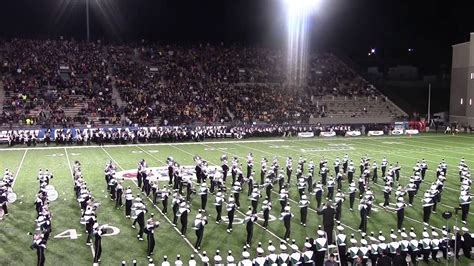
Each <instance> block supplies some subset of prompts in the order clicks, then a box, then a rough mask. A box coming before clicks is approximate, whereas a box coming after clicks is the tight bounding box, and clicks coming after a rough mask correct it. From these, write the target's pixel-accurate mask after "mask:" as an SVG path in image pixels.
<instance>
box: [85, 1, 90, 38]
mask: <svg viewBox="0 0 474 266" xmlns="http://www.w3.org/2000/svg"><path fill="white" fill-rule="evenodd" d="M86 27H87V28H86V31H87V33H86V35H87V42H89V41H90V28H89V0H86Z"/></svg>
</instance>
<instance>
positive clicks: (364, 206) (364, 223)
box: [359, 199, 368, 233]
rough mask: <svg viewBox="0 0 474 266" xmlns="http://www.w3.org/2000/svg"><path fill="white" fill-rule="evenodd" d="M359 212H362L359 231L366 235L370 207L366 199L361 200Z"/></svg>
mask: <svg viewBox="0 0 474 266" xmlns="http://www.w3.org/2000/svg"><path fill="white" fill-rule="evenodd" d="M359 212H360V225H359V231H362V232H364V233H366V232H367V216H368V206H367V204H366V202H365V199H361V200H360V203H359Z"/></svg>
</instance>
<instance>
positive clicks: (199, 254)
mask: <svg viewBox="0 0 474 266" xmlns="http://www.w3.org/2000/svg"><path fill="white" fill-rule="evenodd" d="M128 146H130V145H128ZM100 148H102V150H103V151H104V152H105V153H106V154H107V156H109V158H110V159H111V160H112V161H114V162H115V164H116V165H117V166H118V167H119V168H120V169H121V170H122V171H124V170H125V169H124V168H123V167H122V166H120V164H119V163H118V162H117V161H116V160H115V159H114V158H113V157H112V156H111V155H110V153H109V152H108V151H107V150H106V149H104V147H100ZM133 183H134V184H135V185H136V186H137V188H138V184H137V182H136V181H135V180H133ZM146 198H147V199H148V200H149V201H150V202H151V204H152V205H153V206H154V207H155V209H157V210H158V212H159V213H160V214H161V215H162V216H163V217H164V218H165V219H166V221H167V222H168V223H169V224H170V225H171V227H172V228H174V230H175V231H176V232H177V233H178V234H179V235H180V236H181V232H180V231H179V230H178V228H176V227H175V226H173V223H172V222H171V220H170V219H169V218H168V216H166V215H165V214H164V213H163V212H162V211H161V209H160V208H158V207H157V206H156V205H154V204H153V201H152V200H151V199H150V198H149V197H146ZM182 238H183V240H184V241H185V242H186V243H187V244H188V245H189V246H190V247H191V249H192V250H193V251H194V252H195V253H196V254H198V256H199V257H200V258H201V260H202V258H203V256H202V254H201V253H200V252H199V251H198V250H196V249H195V248H194V245H193V244H192V243H191V242H190V241H189V239H187V238H186V236H182Z"/></svg>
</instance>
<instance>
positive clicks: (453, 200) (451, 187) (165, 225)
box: [0, 134, 474, 265]
mask: <svg viewBox="0 0 474 266" xmlns="http://www.w3.org/2000/svg"><path fill="white" fill-rule="evenodd" d="M249 152H252V153H253V155H254V158H255V159H254V170H255V172H256V173H255V177H256V178H255V179H256V180H259V178H260V161H261V159H262V157H266V158H267V159H268V160H271V159H272V158H273V157H274V156H278V158H279V162H280V167H281V169H284V168H285V165H286V158H287V157H288V156H291V157H292V158H293V169H294V172H293V176H292V181H293V182H294V183H293V184H292V186H291V192H290V196H291V199H292V201H290V206H291V207H292V212H293V214H294V215H295V217H294V218H293V220H292V233H291V238H293V239H296V240H297V244H298V246H299V247H300V248H301V247H302V246H303V243H304V239H305V237H306V236H309V237H314V236H315V235H316V230H317V228H318V225H319V224H322V218H321V217H320V216H318V215H317V214H316V212H315V208H316V207H315V206H316V201H315V199H314V196H311V197H310V201H311V205H310V207H311V209H310V211H309V213H308V223H307V227H303V226H301V225H300V219H299V208H298V203H297V202H298V200H299V199H298V193H297V190H296V185H295V183H296V177H295V172H296V171H295V170H296V166H297V163H298V162H297V161H298V157H299V156H300V155H302V156H303V157H304V158H305V159H306V160H307V161H309V160H310V159H312V160H314V162H315V164H316V168H317V167H318V166H317V165H318V163H319V160H320V159H321V157H322V156H324V157H325V158H327V159H328V160H329V168H330V169H331V174H332V173H333V167H332V163H333V162H334V159H335V158H336V157H339V158H340V159H342V157H343V155H344V154H346V153H347V154H348V155H349V157H350V158H351V159H352V160H353V161H354V164H355V166H356V169H357V171H356V175H355V176H358V174H359V171H358V163H359V160H360V158H361V157H362V156H364V155H366V154H367V155H369V156H370V158H371V159H372V160H376V161H377V162H378V164H379V166H380V162H381V160H382V158H383V157H384V156H385V157H386V158H387V159H388V161H389V162H390V163H395V162H397V161H398V162H399V163H400V165H401V167H402V170H401V180H400V183H401V184H402V185H403V186H405V185H406V184H407V183H408V179H409V177H410V176H411V174H412V168H413V166H414V165H415V163H416V162H417V161H418V160H421V159H422V158H424V159H425V160H426V162H427V163H428V166H429V170H428V171H427V174H426V178H425V181H424V182H423V183H422V185H421V189H420V192H419V193H418V196H417V198H416V199H415V203H414V205H413V207H407V209H406V210H405V221H404V227H405V228H407V231H409V229H410V228H411V227H413V228H415V232H416V233H417V235H418V237H419V238H421V232H422V231H423V227H424V225H423V223H422V217H423V211H422V207H421V196H422V194H423V192H424V191H425V190H426V189H427V188H428V187H429V184H430V183H431V182H433V181H434V180H435V179H436V177H435V169H436V166H437V165H438V163H439V162H440V161H441V160H442V159H443V158H444V159H445V160H446V162H447V163H448V176H447V181H446V185H445V190H444V192H443V196H442V202H441V204H438V210H437V213H436V214H432V215H431V220H430V225H431V226H433V227H435V228H441V227H442V226H443V225H446V220H444V219H443V218H442V217H441V213H442V212H443V211H445V210H453V207H455V206H458V197H459V178H458V168H457V166H458V163H459V161H460V159H461V158H462V157H464V158H465V160H466V163H467V164H468V165H469V166H471V167H473V166H474V137H473V136H469V135H457V136H451V135H442V134H439V135H438V134H426V135H419V136H413V137H409V136H400V137H395V136H393V137H370V138H365V137H361V138H332V139H321V138H314V139H296V138H291V139H282V138H272V139H250V140H242V141H228V140H227V141H207V142H202V143H196V142H189V143H183V144H180V143H163V144H149V145H148V144H139V145H133V144H129V145H123V146H104V147H94V146H92V147H88V146H77V147H76V146H54V145H52V146H49V147H44V146H42V145H38V146H37V147H36V148H23V147H19V148H17V147H14V148H2V149H0V169H2V170H3V169H5V168H9V169H11V170H12V171H14V173H15V175H16V180H15V183H14V192H15V193H16V194H17V195H18V200H17V201H16V202H15V203H14V204H12V205H10V206H9V212H10V215H9V216H8V217H6V218H5V219H4V220H2V221H0V242H1V243H2V244H1V245H0V258H1V259H0V260H1V262H0V264H2V265H34V264H35V263H36V252H35V251H34V250H31V249H30V248H29V247H30V245H31V241H32V240H31V236H29V235H27V232H32V231H33V230H34V219H35V218H36V213H35V210H34V205H33V203H34V200H35V195H36V192H37V191H38V187H39V183H38V181H37V180H36V176H37V173H38V169H40V168H42V169H46V168H48V169H49V170H50V171H51V172H53V174H54V178H53V179H52V180H51V184H52V185H54V187H55V188H56V190H57V191H58V193H59V198H58V200H56V201H54V202H52V203H51V204H50V210H51V213H52V215H53V218H52V233H51V238H50V240H49V241H48V246H47V249H46V264H47V265H91V264H92V261H93V254H92V248H91V247H89V246H86V245H85V242H86V234H85V229H84V226H83V225H81V224H80V223H79V220H80V208H79V206H78V204H77V201H76V199H75V196H74V190H73V179H72V176H71V166H72V164H73V163H74V161H76V160H78V161H80V162H81V164H82V172H83V174H84V177H85V179H86V181H87V184H88V187H89V188H90V189H91V192H92V195H93V196H94V197H95V198H96V201H98V202H100V203H101V205H100V207H99V209H98V211H97V215H98V221H99V223H100V224H109V225H112V226H115V227H117V228H119V229H120V233H119V234H117V235H114V236H107V237H104V238H103V241H102V247H103V252H102V263H101V264H102V265H120V262H121V261H123V260H125V261H127V264H129V263H130V262H131V261H132V260H133V259H136V260H137V261H138V265H145V263H146V261H147V259H146V241H138V240H137V239H136V229H133V228H131V226H130V225H131V222H132V221H130V220H129V219H126V218H125V213H124V209H123V208H122V209H115V208H114V206H115V202H113V201H111V200H110V199H109V197H108V195H109V194H108V193H107V191H106V184H105V181H104V174H103V170H104V167H105V163H106V162H107V161H108V160H113V161H114V162H115V163H116V165H117V168H118V170H134V169H136V167H137V163H138V161H139V160H140V159H145V160H146V161H147V162H148V166H149V167H159V166H166V164H165V161H166V158H167V157H168V156H172V157H173V158H174V159H175V160H176V161H178V162H179V163H180V164H181V165H192V166H194V165H195V163H194V160H193V157H194V156H195V155H199V156H200V157H201V158H203V159H205V160H207V161H208V162H209V165H210V166H211V165H214V164H216V165H220V157H221V155H223V154H227V156H228V157H229V166H230V158H232V157H234V156H236V157H239V159H240V160H239V161H240V162H241V163H242V164H243V168H244V169H243V171H244V174H245V173H246V160H245V158H246V156H247V154H248V153H249ZM306 166H307V164H305V167H306ZM305 172H307V169H305ZM316 174H317V170H316V173H315V175H316ZM229 175H230V174H229ZM379 175H380V174H379ZM229 179H231V178H228V180H227V184H226V185H227V187H230V181H229ZM315 179H316V180H314V181H318V180H320V177H319V176H315ZM379 184H380V185H382V184H383V183H382V181H381V180H380V178H379ZM124 186H125V187H126V186H130V187H131V188H132V189H133V191H134V194H137V193H138V190H137V186H136V185H135V184H134V182H133V181H131V180H128V181H125V184H124ZM277 187H278V186H275V188H274V189H277ZM243 188H244V190H243V192H242V194H241V204H242V206H241V208H240V212H236V218H240V219H243V218H244V213H245V212H246V211H247V209H248V208H247V207H248V206H250V200H249V199H248V197H247V187H246V186H243ZM347 188H348V184H347V181H346V180H344V182H343V191H345V192H346V191H347ZM372 189H373V190H374V193H375V198H376V202H375V203H374V207H375V208H374V211H373V214H372V215H371V218H370V219H369V221H368V230H367V232H368V233H370V232H371V231H373V232H378V231H382V232H383V233H384V236H386V237H388V235H389V234H390V230H391V229H392V228H393V229H396V213H393V212H391V211H388V210H384V209H383V208H381V207H380V206H379V203H382V202H383V192H382V189H383V187H379V186H376V185H372ZM262 194H264V193H262ZM272 199H273V206H274V208H273V209H272V211H271V215H273V216H274V217H275V218H276V220H275V221H271V222H270V224H269V227H268V230H263V229H262V228H261V227H259V226H256V227H255V229H254V238H253V243H252V247H251V248H250V250H249V251H250V253H251V255H252V256H255V253H256V252H255V249H256V247H257V243H258V242H262V243H263V246H264V248H266V246H267V243H268V241H269V240H272V241H273V244H274V245H275V246H278V245H279V242H280V238H282V237H283V234H284V226H283V223H282V222H281V221H280V220H278V217H279V216H280V213H279V211H280V207H279V204H278V202H277V199H278V195H277V194H274V197H273V198H272ZM213 201H214V196H212V195H210V196H209V200H208V207H207V210H208V214H209V215H210V217H208V218H209V224H208V225H207V226H206V228H205V232H204V239H203V243H202V249H201V254H202V251H207V254H208V256H209V257H210V258H211V261H212V257H213V256H214V254H215V251H216V250H217V249H219V250H220V251H221V255H222V256H223V257H224V258H225V256H226V253H227V250H232V251H233V255H234V257H235V258H236V259H237V260H239V259H240V254H241V251H242V247H243V246H244V244H245V239H246V230H245V226H244V225H241V224H237V225H235V226H234V231H233V233H232V234H230V235H229V234H227V233H226V231H225V230H226V224H225V223H221V224H216V223H215V222H214V221H215V216H216V211H215V208H214V206H213V205H212V203H213ZM261 201H262V200H261ZM261 201H260V202H259V207H260V205H261ZM144 202H145V204H146V205H147V208H148V211H149V212H148V214H147V215H146V217H148V216H149V214H150V213H151V212H153V213H155V217H156V218H157V219H158V220H159V221H160V223H161V225H160V227H159V228H158V229H156V230H155V238H156V247H155V252H154V255H153V258H154V261H155V263H161V261H162V258H163V256H164V255H167V256H168V258H169V260H170V261H171V262H174V260H175V258H176V255H177V254H180V255H181V258H182V260H183V262H185V264H186V262H187V260H188V259H189V256H190V254H192V253H194V251H193V249H192V247H191V246H190V245H189V243H191V245H192V244H194V242H195V240H196V236H195V234H194V231H193V230H192V223H193V221H194V217H195V215H196V214H197V210H198V209H199V206H200V199H199V196H197V195H194V197H193V200H192V204H191V205H192V208H191V209H192V211H191V213H190V216H189V224H188V233H187V234H186V236H185V238H186V239H184V238H183V237H182V236H180V234H179V233H178V232H177V231H176V230H174V229H173V227H172V225H171V224H170V223H169V222H168V220H167V219H165V218H164V217H163V215H162V214H160V212H159V211H158V209H156V208H155V207H154V206H153V204H152V203H151V202H150V201H148V200H145V201H144ZM391 202H392V203H394V202H395V196H394V195H393V194H392V196H391ZM169 204H171V197H170V200H169ZM357 204H358V200H356V203H355V205H357ZM158 207H160V208H161V203H160V204H159V205H158ZM168 210H169V211H168V214H167V217H168V218H169V219H172V212H171V206H170V205H169V206H168ZM470 212H471V213H470V215H469V218H468V225H467V227H468V228H469V230H470V231H471V232H472V231H474V226H473V223H474V218H473V217H472V216H473V215H474V211H473V210H472V208H471V211H470ZM222 214H223V216H225V215H226V211H225V210H224V211H223V213H222ZM341 222H342V224H344V226H345V233H346V234H347V235H350V234H351V233H354V234H355V236H356V238H360V233H359V232H357V230H356V229H357V228H358V225H359V222H360V218H359V212H358V211H357V210H356V209H355V210H354V211H353V212H351V211H349V200H348V196H347V194H346V201H345V202H344V206H343V213H342V219H341ZM259 223H262V222H261V221H260V222H259ZM449 223H450V224H449V225H450V226H452V225H453V224H454V219H451V220H450V221H449ZM461 225H462V224H461V223H460V221H459V225H458V226H459V227H461ZM71 229H73V230H76V231H77V233H78V234H80V235H78V238H77V239H69V238H53V237H54V236H56V235H58V234H60V233H63V232H65V231H66V230H71ZM185 240H188V241H189V243H188V242H187V241H185ZM277 250H278V249H277ZM196 257H197V260H198V261H199V254H198V255H196ZM470 262H472V261H469V260H468V259H466V258H465V257H462V258H461V260H460V263H459V264H458V265H469V263H470ZM442 263H445V261H444V260H442ZM451 263H452V262H451ZM422 264H423V263H422Z"/></svg>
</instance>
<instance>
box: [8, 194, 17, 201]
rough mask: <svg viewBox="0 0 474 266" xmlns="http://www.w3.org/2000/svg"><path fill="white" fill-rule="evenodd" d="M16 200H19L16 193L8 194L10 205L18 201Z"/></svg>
mask: <svg viewBox="0 0 474 266" xmlns="http://www.w3.org/2000/svg"><path fill="white" fill-rule="evenodd" d="M16 199H17V196H16V193H14V192H10V193H8V195H7V201H8V202H9V203H14V202H15V201H16Z"/></svg>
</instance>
